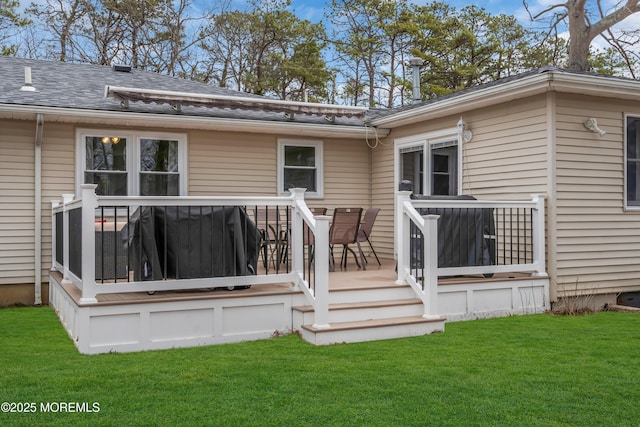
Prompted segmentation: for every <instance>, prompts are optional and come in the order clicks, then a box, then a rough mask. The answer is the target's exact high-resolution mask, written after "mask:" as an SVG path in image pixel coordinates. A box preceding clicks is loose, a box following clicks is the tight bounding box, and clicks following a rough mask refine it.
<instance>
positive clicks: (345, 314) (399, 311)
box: [291, 298, 424, 325]
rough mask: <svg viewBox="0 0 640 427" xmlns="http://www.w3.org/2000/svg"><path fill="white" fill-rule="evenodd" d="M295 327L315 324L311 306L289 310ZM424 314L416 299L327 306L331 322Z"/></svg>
mask: <svg viewBox="0 0 640 427" xmlns="http://www.w3.org/2000/svg"><path fill="white" fill-rule="evenodd" d="M291 309H292V311H293V316H294V319H295V324H296V325H305V324H313V323H314V322H315V319H314V316H315V313H314V311H313V306H311V305H304V306H295V307H292V308H291ZM423 313H424V306H423V304H422V301H420V300H419V299H417V298H406V299H396V300H388V301H376V300H374V301H361V302H346V303H335V304H329V319H328V321H329V322H330V323H333V322H349V321H357V320H370V319H387V318H391V317H405V316H419V315H422V314H423Z"/></svg>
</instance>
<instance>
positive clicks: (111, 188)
mask: <svg viewBox="0 0 640 427" xmlns="http://www.w3.org/2000/svg"><path fill="white" fill-rule="evenodd" d="M77 164H78V169H79V170H78V174H77V176H78V181H79V182H78V187H79V185H80V184H83V183H84V184H96V185H97V186H98V187H97V188H96V194H98V195H103V196H179V195H185V194H186V189H187V183H186V136H185V135H180V134H168V133H153V134H149V133H146V132H144V133H143V132H119V131H104V130H87V129H85V130H80V131H79V132H78V162H77Z"/></svg>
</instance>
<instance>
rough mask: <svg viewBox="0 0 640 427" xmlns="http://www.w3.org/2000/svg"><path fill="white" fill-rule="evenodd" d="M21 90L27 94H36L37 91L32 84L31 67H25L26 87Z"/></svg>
mask: <svg viewBox="0 0 640 427" xmlns="http://www.w3.org/2000/svg"><path fill="white" fill-rule="evenodd" d="M20 90H22V91H25V92H35V90H36V88H35V87H33V85H32V84H31V67H24V85H23V86H22V87H21V88H20Z"/></svg>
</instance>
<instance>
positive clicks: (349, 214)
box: [329, 208, 362, 245]
mask: <svg viewBox="0 0 640 427" xmlns="http://www.w3.org/2000/svg"><path fill="white" fill-rule="evenodd" d="M361 216H362V208H335V209H334V210H333V220H332V221H331V232H330V233H329V242H330V243H332V244H343V245H348V244H349V243H355V242H356V239H357V238H358V229H359V227H360V217H361Z"/></svg>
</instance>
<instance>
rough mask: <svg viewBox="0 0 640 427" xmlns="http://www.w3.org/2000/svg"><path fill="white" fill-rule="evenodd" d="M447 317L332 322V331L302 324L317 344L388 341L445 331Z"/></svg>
mask: <svg viewBox="0 0 640 427" xmlns="http://www.w3.org/2000/svg"><path fill="white" fill-rule="evenodd" d="M444 323H445V318H444V317H440V316H439V317H436V318H429V319H427V318H424V317H422V316H408V317H394V318H388V319H372V320H359V321H354V322H335V323H330V324H329V328H319V327H314V326H312V325H302V326H301V328H300V330H299V332H300V334H301V335H302V337H303V338H304V339H305V340H306V341H309V342H311V343H313V344H315V345H329V344H338V343H350V342H365V341H376V340H387V339H393V338H408V337H415V336H422V335H428V334H432V333H435V332H443V331H444Z"/></svg>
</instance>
